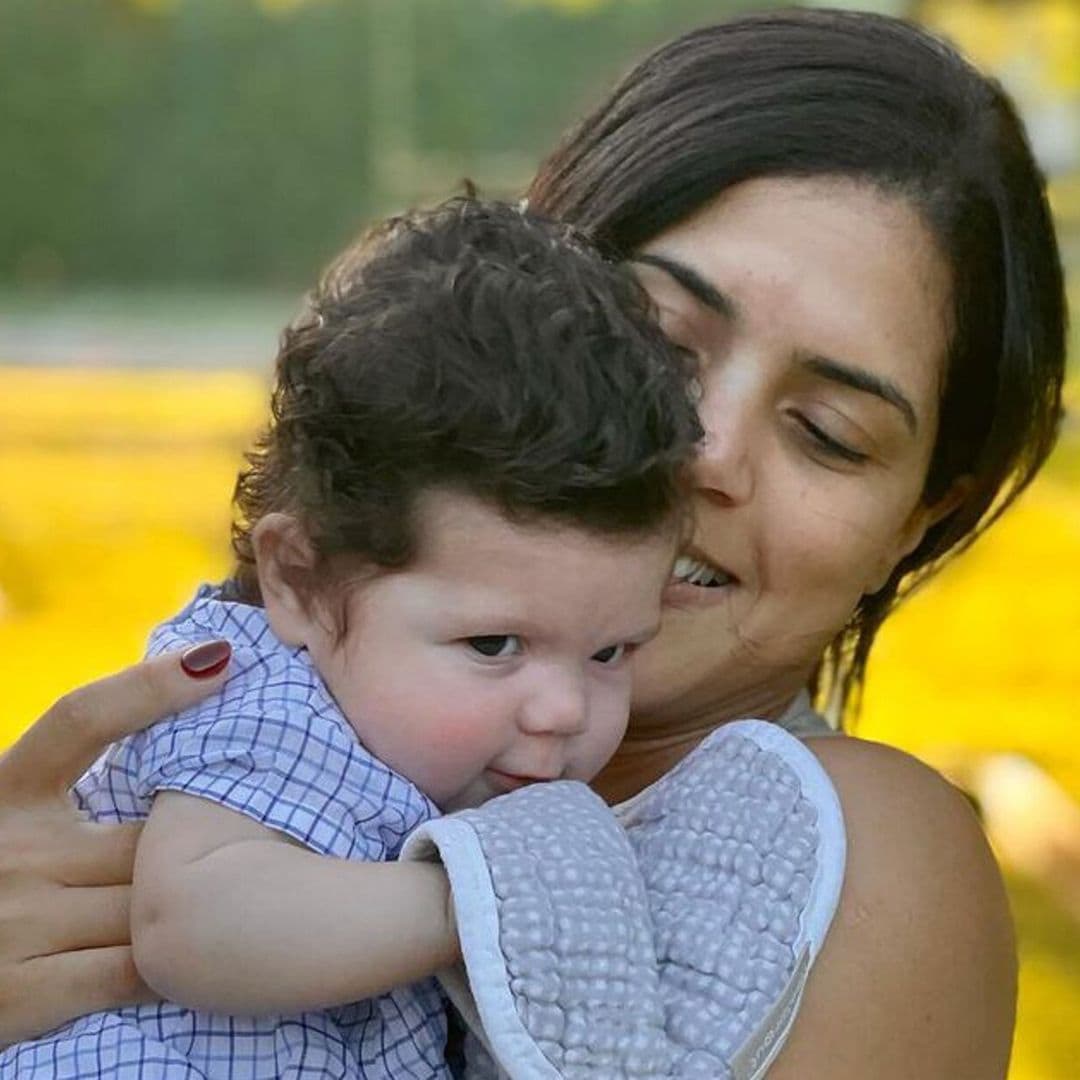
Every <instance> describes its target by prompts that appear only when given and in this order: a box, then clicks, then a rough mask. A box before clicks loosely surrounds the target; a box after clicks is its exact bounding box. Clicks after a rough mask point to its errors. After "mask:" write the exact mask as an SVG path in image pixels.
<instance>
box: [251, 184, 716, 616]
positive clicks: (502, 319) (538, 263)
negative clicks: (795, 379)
mask: <svg viewBox="0 0 1080 1080" xmlns="http://www.w3.org/2000/svg"><path fill="white" fill-rule="evenodd" d="M689 378H690V373H689V371H688V369H687V367H686V365H685V364H684V363H683V361H682V360H681V359H680V357H679V355H678V354H677V353H676V351H675V349H674V348H673V347H672V346H671V345H670V344H669V343H668V341H667V339H666V338H665V337H664V336H663V334H662V333H661V331H660V330H659V328H658V326H657V325H656V323H655V320H654V319H653V317H652V311H651V307H650V304H649V300H648V297H647V295H646V294H645V292H644V290H643V289H642V288H641V287H640V286H639V285H638V284H637V283H636V282H635V280H634V279H633V277H632V276H631V275H630V274H629V272H628V271H626V270H625V269H623V268H621V267H618V266H615V265H613V264H611V263H609V262H607V261H605V260H604V259H603V258H602V257H601V256H600V255H599V254H598V253H597V252H596V251H595V250H593V248H592V247H590V246H589V245H588V244H587V243H585V242H584V241H583V240H582V239H581V238H580V237H579V236H578V235H577V234H575V233H574V232H573V231H572V230H570V229H569V228H567V227H565V226H562V225H557V224H554V223H551V222H548V221H545V220H542V219H539V218H537V217H534V216H531V215H529V214H527V213H523V212H520V211H519V210H517V209H516V208H514V207H512V206H508V205H504V204H500V203H493V202H487V201H484V202H481V201H478V200H476V199H473V198H458V199H453V200H450V201H449V202H446V203H444V204H442V205H440V206H438V207H437V208H435V209H434V210H430V211H424V212H412V213H409V214H405V215H403V216H400V217H395V218H391V219H390V220H388V221H386V222H385V223H383V224H381V225H379V226H377V227H376V228H375V229H374V230H372V231H371V232H369V233H368V234H367V235H366V236H365V237H363V238H362V239H361V240H360V241H359V242H358V243H357V244H356V245H354V246H353V247H351V248H349V249H347V250H346V251H345V252H344V253H343V254H342V255H341V256H340V257H339V258H338V259H337V260H336V261H335V262H334V263H333V264H332V265H331V266H330V268H329V270H328V271H327V272H326V274H325V275H324V277H323V279H322V280H321V282H320V283H319V285H318V286H317V288H316V289H315V291H314V292H313V293H312V294H311V296H310V297H309V300H308V302H307V304H306V306H305V309H304V311H303V313H302V314H301V315H300V316H299V317H298V319H297V320H296V321H295V322H294V323H293V324H292V325H290V326H289V327H288V328H287V329H286V330H285V331H284V333H283V335H282V339H281V346H280V349H279V352H278V357H277V377H276V383H275V386H274V390H273V395H272V398H271V410H272V418H271V421H270V423H269V425H268V426H267V428H266V429H265V431H264V432H263V433H262V434H261V436H260V437H259V439H258V441H257V443H256V445H255V447H254V449H253V450H252V451H251V452H250V453H249V454H248V456H247V467H246V468H245V469H244V470H243V471H242V472H241V473H240V475H239V478H238V479H237V483H236V490H235V494H234V508H235V511H236V516H235V523H234V526H233V550H234V552H235V555H236V560H237V565H236V569H235V571H234V575H233V578H232V581H231V582H230V591H231V592H233V593H234V594H235V595H236V597H237V598H238V599H242V600H245V601H247V602H249V603H256V604H257V603H260V602H261V597H260V594H259V587H258V578H257V575H256V572H255V556H254V551H253V547H252V538H251V532H252V529H253V528H254V526H255V525H256V523H257V522H258V521H259V519H260V518H262V517H263V515H265V514H267V513H270V512H273V511H282V512H286V513H289V514H291V515H293V516H294V517H295V518H296V519H297V520H298V521H299V523H300V524H301V527H302V528H303V529H304V531H305V533H306V535H307V538H308V540H309V542H310V543H311V545H312V548H313V550H314V552H315V555H316V566H315V568H314V571H313V575H314V579H315V580H319V579H320V578H322V579H323V580H325V574H326V570H327V567H328V562H329V560H332V559H334V558H335V557H336V556H339V555H342V554H348V555H349V556H350V557H351V556H356V557H357V558H358V559H359V560H360V561H362V563H363V564H365V565H367V566H370V567H376V568H400V567H403V566H405V565H407V564H408V563H409V561H410V560H411V559H412V558H413V556H414V554H415V551H416V547H417V540H418V538H417V535H416V527H415V520H414V519H415V513H414V508H415V506H416V503H417V499H418V496H420V495H421V494H423V493H424V492H425V491H430V490H433V489H449V490H453V491H460V492H461V493H462V494H465V495H470V496H473V497H476V498H479V499H481V500H483V501H484V502H486V503H488V504H489V505H491V506H492V507H493V508H495V509H496V510H497V511H499V512H500V513H501V514H502V515H504V516H505V517H506V518H508V519H509V520H514V521H519V522H522V523H531V522H535V521H537V520H547V519H550V520H551V521H552V522H553V523H555V524H563V525H571V526H575V527H580V528H583V529H586V530H590V531H594V532H598V533H603V534H627V535H629V534H640V533H647V532H649V531H652V530H654V529H660V528H663V527H664V526H665V525H671V524H672V523H674V522H675V521H676V520H677V519H678V516H679V512H680V510H681V509H683V508H685V505H686V504H685V501H684V498H683V495H684V490H685V466H686V465H687V463H688V461H689V459H690V457H691V455H692V453H693V450H694V447H695V444H696V443H697V441H698V439H699V438H700V437H701V428H700V426H699V423H698V418H697V414H696V411H695V409H694V405H693V402H692V397H691V394H690V392H689Z"/></svg>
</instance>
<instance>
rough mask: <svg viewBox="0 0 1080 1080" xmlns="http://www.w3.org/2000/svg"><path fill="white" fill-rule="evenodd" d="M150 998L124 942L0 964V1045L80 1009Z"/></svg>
mask: <svg viewBox="0 0 1080 1080" xmlns="http://www.w3.org/2000/svg"><path fill="white" fill-rule="evenodd" d="M155 1000H157V999H156V996H155V995H154V994H153V992H152V991H151V990H150V989H149V988H148V987H147V986H146V984H145V983H144V982H143V981H142V979H140V978H139V975H138V972H137V971H136V970H135V964H134V961H133V960H132V958H131V949H130V948H129V947H127V946H112V947H110V948H104V949H82V950H81V951H79V952H65V953H57V954H55V955H52V956H40V957H36V958H35V959H33V960H27V961H24V962H23V963H21V964H18V965H16V966H15V967H13V968H11V969H5V970H0V1046H4V1045H7V1044H9V1043H13V1042H18V1041H19V1040H20V1039H28V1038H33V1037H34V1036H36V1035H39V1034H40V1033H41V1032H43V1031H48V1030H50V1029H51V1028H54V1027H57V1026H58V1025H60V1024H63V1023H65V1022H66V1021H68V1020H72V1019H74V1018H75V1017H76V1016H81V1015H82V1014H83V1013H86V1012H96V1011H98V1010H100V1009H114V1008H118V1007H120V1006H122V1005H133V1004H136V1003H137V1002H142V1001H155Z"/></svg>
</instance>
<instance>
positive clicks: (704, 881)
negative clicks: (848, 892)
mask: <svg viewBox="0 0 1080 1080" xmlns="http://www.w3.org/2000/svg"><path fill="white" fill-rule="evenodd" d="M845 854H846V852H845V836H844V824H843V818H842V816H841V812H840V804H839V800H838V799H837V796H836V793H835V790H834V789H833V786H832V783H831V782H830V780H829V778H828V776H827V775H826V773H825V772H824V770H823V769H822V767H821V765H820V764H819V763H818V761H817V759H816V758H815V757H814V755H813V754H812V753H810V751H809V750H807V749H806V747H805V746H804V745H803V744H802V743H801V742H799V740H798V739H796V738H794V737H793V736H791V735H789V734H788V733H787V732H785V731H784V730H783V729H781V728H779V727H777V726H776V725H773V724H769V723H765V722H762V721H756V720H745V721H738V722H735V723H731V724H727V725H725V726H723V727H721V728H719V729H717V730H716V731H715V732H713V733H712V734H711V735H710V736H709V737H708V738H706V739H705V740H704V741H703V742H702V743H701V744H700V745H699V746H698V747H697V749H695V750H694V751H693V752H692V753H691V754H690V755H688V756H687V757H686V758H685V759H684V760H683V761H682V762H681V763H680V764H679V765H678V766H677V767H676V768H675V769H673V770H672V771H671V772H670V773H668V774H667V775H666V776H664V777H663V778H662V779H661V780H659V781H658V782H657V783H656V784H654V785H652V786H651V787H650V788H648V789H646V790H645V791H643V792H642V793H641V794H640V795H638V796H637V797H636V798H634V799H633V800H631V801H630V802H628V803H625V804H623V805H622V806H621V807H618V808H617V809H616V810H615V811H612V810H611V809H609V808H608V807H607V806H606V805H605V804H604V802H603V801H602V800H601V799H599V798H598V797H597V796H596V795H594V794H593V793H592V792H591V791H590V790H589V788H588V787H586V786H585V785H584V784H579V783H575V782H570V781H559V782H555V783H550V784H536V785H533V786H531V787H527V788H523V789H522V790H520V791H517V792H514V793H512V794H510V795H506V796H503V797H501V798H498V799H494V800H492V801H491V802H489V803H487V804H485V805H484V806H483V807H480V808H479V809H476V810H467V811H463V812H461V813H459V814H454V815H451V816H448V817H444V818H440V819H437V820H434V821H431V822H428V823H427V824H425V825H423V826H422V827H421V828H420V829H419V830H417V832H415V833H414V834H413V835H412V836H411V837H410V838H409V840H408V841H407V842H406V846H405V850H404V852H403V855H402V857H403V858H439V859H441V860H442V862H443V863H444V865H445V867H446V869H447V872H448V874H449V877H450V882H451V887H452V890H453V897H454V906H455V912H456V916H457V922H458V929H459V933H460V937H461V945H462V953H463V956H464V963H463V964H462V965H460V966H459V967H458V968H456V969H454V970H452V971H447V972H444V973H443V974H442V975H441V980H442V982H443V985H444V987H445V988H446V990H447V992H448V994H449V996H450V998H451V1000H452V1001H453V1003H454V1004H455V1006H456V1007H457V1008H458V1010H459V1011H460V1012H461V1014H462V1016H463V1017H464V1019H465V1021H466V1023H467V1025H468V1027H469V1029H470V1037H469V1038H468V1040H467V1047H466V1059H467V1064H466V1069H465V1076H466V1077H467V1078H468V1080H503V1078H507V1077H508V1078H510V1080H556V1078H558V1077H566V1078H568V1080H620V1078H628V1080H629V1078H651V1080H666V1078H671V1080H676V1078H677V1080H690V1078H703V1080H704V1078H710V1080H755V1078H757V1077H761V1076H763V1075H764V1074H765V1071H766V1069H767V1068H768V1066H769V1065H770V1064H771V1062H772V1061H773V1059H774V1058H775V1056H776V1054H777V1053H778V1052H779V1050H780V1048H781V1046H782V1045H783V1043H784V1040H785V1039H786V1037H787V1034H788V1032H789V1030H790V1028H791V1024H792V1021H793V1020H794V1018H795V1014H796V1012H797V1009H798V1005H799V1000H800V997H801V994H802V990H803V987H804V985H805V983H806V978H807V975H808V973H809V970H810V967H811V965H812V964H813V961H814V958H815V956H816V955H817V953H818V950H819V949H820V948H821V945H822V942H823V941H824V939H825V935H826V933H827V931H828V928H829V924H830V923H831V921H832V917H833V914H834V913H835V911H836V906H837V903H838V901H839V896H840V887H841V884H842V881H843V874H844V864H845Z"/></svg>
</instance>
